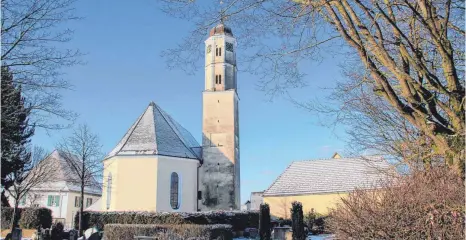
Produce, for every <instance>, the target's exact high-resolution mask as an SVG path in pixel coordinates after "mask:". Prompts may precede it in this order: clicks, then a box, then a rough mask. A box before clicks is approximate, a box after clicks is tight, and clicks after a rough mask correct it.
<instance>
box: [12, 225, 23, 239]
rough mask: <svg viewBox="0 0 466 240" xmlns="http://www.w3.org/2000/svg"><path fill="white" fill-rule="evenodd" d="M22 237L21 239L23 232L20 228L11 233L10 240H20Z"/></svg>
mask: <svg viewBox="0 0 466 240" xmlns="http://www.w3.org/2000/svg"><path fill="white" fill-rule="evenodd" d="M22 237H23V230H21V228H15V229H13V232H12V233H11V239H12V240H21V238H22Z"/></svg>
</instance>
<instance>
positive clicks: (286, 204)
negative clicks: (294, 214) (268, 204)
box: [280, 197, 291, 220]
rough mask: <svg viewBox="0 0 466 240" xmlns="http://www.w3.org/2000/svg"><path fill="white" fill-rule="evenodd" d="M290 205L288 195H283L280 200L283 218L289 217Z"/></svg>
mask: <svg viewBox="0 0 466 240" xmlns="http://www.w3.org/2000/svg"><path fill="white" fill-rule="evenodd" d="M290 206H291V203H290V201H289V200H288V197H284V198H282V199H281V200H280V210H281V212H282V214H283V219H285V220H288V219H290V217H289V213H290Z"/></svg>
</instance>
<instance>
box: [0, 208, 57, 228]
mask: <svg viewBox="0 0 466 240" xmlns="http://www.w3.org/2000/svg"><path fill="white" fill-rule="evenodd" d="M19 216H20V219H19V226H20V227H21V228H25V229H36V228H37V226H41V227H42V228H50V227H51V226H52V211H51V210H50V209H48V208H19ZM12 217H13V208H9V207H2V217H1V220H2V223H1V227H2V229H9V228H10V227H11V221H12V220H13V219H12Z"/></svg>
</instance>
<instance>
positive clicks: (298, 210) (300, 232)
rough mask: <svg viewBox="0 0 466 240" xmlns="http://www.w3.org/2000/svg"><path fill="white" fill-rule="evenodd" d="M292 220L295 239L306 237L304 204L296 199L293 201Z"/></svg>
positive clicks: (301, 239)
mask: <svg viewBox="0 0 466 240" xmlns="http://www.w3.org/2000/svg"><path fill="white" fill-rule="evenodd" d="M291 221H292V225H291V227H292V231H293V240H304V239H306V234H305V233H304V217H303V205H302V204H301V203H300V202H297V201H294V202H292V203H291Z"/></svg>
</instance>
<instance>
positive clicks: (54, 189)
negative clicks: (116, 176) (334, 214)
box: [8, 150, 102, 227]
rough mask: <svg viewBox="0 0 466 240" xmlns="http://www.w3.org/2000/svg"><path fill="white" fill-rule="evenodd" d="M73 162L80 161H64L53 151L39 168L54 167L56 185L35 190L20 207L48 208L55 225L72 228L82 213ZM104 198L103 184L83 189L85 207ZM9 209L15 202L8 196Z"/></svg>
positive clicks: (43, 186) (76, 159)
mask: <svg viewBox="0 0 466 240" xmlns="http://www.w3.org/2000/svg"><path fill="white" fill-rule="evenodd" d="M70 159H74V161H80V160H79V159H78V158H77V157H75V156H73V157H72V158H69V157H68V158H65V156H64V153H62V152H60V151H58V150H54V151H53V152H52V153H51V154H49V155H48V156H47V157H46V158H45V159H43V160H42V161H41V162H40V163H39V164H46V165H47V166H53V167H54V168H56V169H53V170H51V172H53V174H54V177H53V181H52V180H51V181H48V182H44V183H41V184H40V185H38V186H36V187H34V188H32V189H31V190H30V191H29V192H28V193H27V194H26V196H25V197H23V198H22V199H21V200H20V202H19V207H20V208H23V207H45V208H49V209H50V210H52V217H53V219H54V221H59V222H62V223H63V224H64V225H65V227H72V226H73V222H74V216H75V215H76V213H77V212H78V211H79V209H80V204H81V200H80V199H81V185H80V183H79V182H80V181H79V178H78V177H77V176H76V172H75V171H72V170H71V169H70V164H69V163H68V162H67V161H69V160H70ZM101 195H102V188H101V184H100V183H99V182H98V181H97V180H96V179H95V178H92V179H91V180H90V181H88V183H87V185H86V186H85V187H84V207H85V208H86V207H89V206H91V205H92V204H93V203H95V202H97V200H99V199H100V197H101ZM8 200H9V201H10V205H13V203H14V200H13V198H11V196H8Z"/></svg>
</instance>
